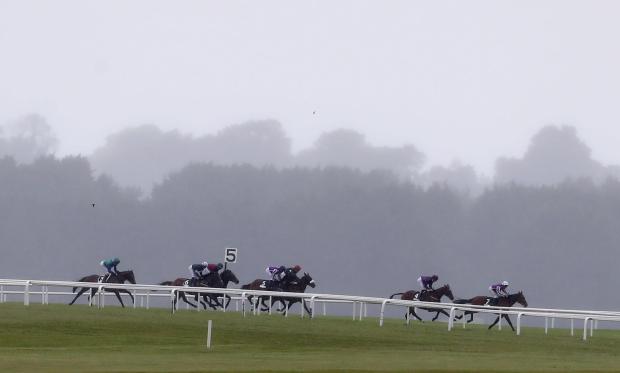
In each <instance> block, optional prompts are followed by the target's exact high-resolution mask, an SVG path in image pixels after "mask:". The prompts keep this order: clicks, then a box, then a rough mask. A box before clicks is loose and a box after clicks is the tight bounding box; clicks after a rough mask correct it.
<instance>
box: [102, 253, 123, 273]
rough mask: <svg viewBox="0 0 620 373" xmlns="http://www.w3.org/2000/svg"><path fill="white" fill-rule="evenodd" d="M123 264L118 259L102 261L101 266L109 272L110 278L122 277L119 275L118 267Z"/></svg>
mask: <svg viewBox="0 0 620 373" xmlns="http://www.w3.org/2000/svg"><path fill="white" fill-rule="evenodd" d="M120 262H121V260H120V259H119V258H117V257H114V258H112V259H106V260H102V261H101V262H100V263H99V264H101V265H102V266H103V267H105V269H106V270H107V271H108V276H112V275H115V276H116V277H120V273H118V268H116V266H117V265H118V264H119V263H120Z"/></svg>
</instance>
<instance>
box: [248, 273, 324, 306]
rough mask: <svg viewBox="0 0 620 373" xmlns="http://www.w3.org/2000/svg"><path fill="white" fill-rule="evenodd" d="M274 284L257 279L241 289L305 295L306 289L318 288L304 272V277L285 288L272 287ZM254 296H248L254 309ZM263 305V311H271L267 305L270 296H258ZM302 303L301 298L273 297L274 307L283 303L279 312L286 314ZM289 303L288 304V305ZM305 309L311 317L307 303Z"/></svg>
mask: <svg viewBox="0 0 620 373" xmlns="http://www.w3.org/2000/svg"><path fill="white" fill-rule="evenodd" d="M271 283H272V282H271V281H270V280H261V279H257V280H254V281H252V282H250V283H249V284H246V285H243V286H241V289H247V290H262V291H278V292H291V293H303V292H305V291H306V287H308V286H310V287H312V288H314V287H315V286H316V283H315V282H314V280H313V279H312V277H311V276H310V275H309V274H308V273H306V272H304V275H303V277H301V278H300V279H297V280H294V281H291V282H290V283H289V284H288V285H287V286H285V287H284V288H278V287H270V286H269V284H271ZM253 297H254V296H253V295H248V301H249V302H250V305H251V306H252V307H254V302H252V299H253ZM257 297H258V299H259V301H260V303H261V305H262V306H263V311H267V310H268V309H269V306H268V305H267V304H265V302H266V301H267V299H268V298H269V296H266V295H261V296H257ZM299 301H300V298H292V297H272V298H271V304H272V306H273V304H274V303H275V302H280V303H282V305H283V307H282V308H281V309H279V310H278V312H282V313H284V312H286V311H287V310H288V309H289V308H290V307H291V305H293V304H295V303H297V302H299ZM287 302H288V304H287ZM303 305H304V308H305V309H306V311H308V313H309V314H310V315H311V314H312V310H310V309H309V308H308V306H307V305H306V303H305V302H304V303H303Z"/></svg>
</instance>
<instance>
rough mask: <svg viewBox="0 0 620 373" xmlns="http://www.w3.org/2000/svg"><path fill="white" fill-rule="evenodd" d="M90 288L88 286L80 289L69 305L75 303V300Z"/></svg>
mask: <svg viewBox="0 0 620 373" xmlns="http://www.w3.org/2000/svg"><path fill="white" fill-rule="evenodd" d="M88 290H90V289H88V288H82V289H81V290H80V291H78V293H77V294H76V295H75V298H73V300H72V301H71V303H69V305H72V304H73V303H75V301H76V300H77V299H78V298H79V297H80V295H82V294H84V293H86V292H87V291H88Z"/></svg>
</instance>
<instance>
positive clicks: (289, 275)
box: [282, 264, 301, 286]
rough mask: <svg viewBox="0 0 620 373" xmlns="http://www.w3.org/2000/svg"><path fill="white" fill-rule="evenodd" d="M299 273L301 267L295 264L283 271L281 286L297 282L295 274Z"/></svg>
mask: <svg viewBox="0 0 620 373" xmlns="http://www.w3.org/2000/svg"><path fill="white" fill-rule="evenodd" d="M299 271H301V266H300V265H297V264H296V265H294V266H292V267H290V268H287V269H285V270H284V278H283V279H282V282H283V285H284V286H286V285H289V284H290V283H292V282H295V281H297V280H299V278H298V277H297V273H299Z"/></svg>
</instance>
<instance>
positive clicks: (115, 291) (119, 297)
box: [112, 290, 125, 308]
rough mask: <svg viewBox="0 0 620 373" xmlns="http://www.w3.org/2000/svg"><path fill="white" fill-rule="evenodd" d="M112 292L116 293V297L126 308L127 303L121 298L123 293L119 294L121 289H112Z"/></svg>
mask: <svg viewBox="0 0 620 373" xmlns="http://www.w3.org/2000/svg"><path fill="white" fill-rule="evenodd" d="M112 292H113V293H114V295H116V298H117V299H118V301H119V302H120V303H121V306H122V307H123V308H125V304H123V299H122V298H121V295H120V294H119V290H112Z"/></svg>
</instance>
